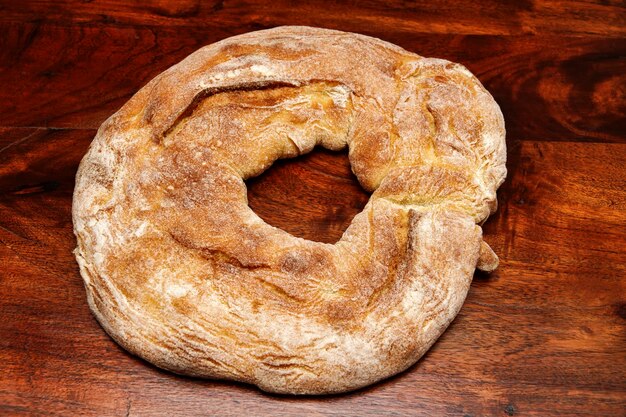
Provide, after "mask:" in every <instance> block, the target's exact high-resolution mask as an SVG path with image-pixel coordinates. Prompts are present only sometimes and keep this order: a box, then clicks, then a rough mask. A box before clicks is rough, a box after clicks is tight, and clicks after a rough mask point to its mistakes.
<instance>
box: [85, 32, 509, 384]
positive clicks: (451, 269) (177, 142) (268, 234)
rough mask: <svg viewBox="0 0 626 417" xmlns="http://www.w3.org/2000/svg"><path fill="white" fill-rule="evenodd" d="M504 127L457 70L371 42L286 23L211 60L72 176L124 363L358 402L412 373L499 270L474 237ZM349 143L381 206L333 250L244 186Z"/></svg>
mask: <svg viewBox="0 0 626 417" xmlns="http://www.w3.org/2000/svg"><path fill="white" fill-rule="evenodd" d="M504 136H505V130H504V122H503V118H502V114H501V112H500V109H499V107H498V105H497V104H496V102H495V101H494V100H493V98H492V97H491V95H490V94H489V93H488V92H487V91H486V90H485V89H484V88H483V86H482V85H481V84H480V82H479V81H478V80H477V79H476V78H475V77H474V76H473V75H472V74H471V73H470V72H469V71H468V70H467V69H465V68H464V67H463V66H461V65H459V64H455V63H452V62H448V61H445V60H441V59H430V58H423V57H420V56H418V55H416V54H413V53H409V52H407V51H405V50H403V49H401V48H400V47H397V46H394V45H392V44H389V43H386V42H383V41H381V40H378V39H375V38H371V37H367V36H362V35H357V34H352V33H344V32H338V31H333V30H324V29H315V28H308V27H280V28H276V29H271V30H264V31H259V32H253V33H248V34H244V35H240V36H236V37H232V38H229V39H226V40H223V41H221V42H218V43H215V44H212V45H209V46H206V47H204V48H202V49H200V50H198V51H197V52H195V53H193V54H192V55H190V56H189V57H187V58H186V59H185V60H183V61H182V62H180V63H179V64H177V65H175V66H173V67H171V68H170V69H168V70H167V71H165V72H163V73H162V74H160V75H159V76H157V77H156V78H155V79H153V80H152V81H151V82H149V83H148V84H147V85H146V86H145V87H144V88H142V89H141V90H140V91H139V92H138V93H137V94H136V95H135V96H134V97H133V98H132V99H130V101H129V102H128V103H127V104H126V105H124V107H123V108H122V109H121V110H119V111H118V112H117V113H116V114H114V115H113V116H111V117H110V118H109V119H108V120H107V121H106V122H105V123H104V124H103V125H102V126H101V128H100V129H99V131H98V133H97V135H96V137H95V139H94V141H93V143H92V145H91V147H90V149H89V151H88V153H87V155H86V156H85V157H84V159H83V161H82V163H81V166H80V168H79V171H78V174H77V182H76V190H75V194H74V203H73V221H74V229H75V234H76V237H77V242H78V247H77V249H76V251H75V253H76V258H77V260H78V263H79V265H80V271H81V274H82V277H83V279H84V282H85V287H86V291H87V299H88V302H89V306H90V307H91V310H92V311H93V313H94V315H95V316H96V318H97V319H98V321H99V322H100V323H101V325H102V326H103V327H104V329H105V330H106V331H107V332H108V333H109V334H110V335H111V336H112V337H113V339H114V340H115V341H117V342H118V343H119V344H120V345H122V346H123V347H124V348H126V349H127V350H128V351H130V352H132V353H134V354H136V355H138V356H140V357H142V358H144V359H146V360H148V361H150V362H152V363H154V364H156V365H157V366H159V367H161V368H165V369H168V370H171V371H173V372H177V373H181V374H187V375H194V376H201V377H209V378H218V379H231V380H237V381H244V382H247V383H251V384H256V385H258V386H259V387H260V388H261V389H263V390H267V391H271V392H278V393H297V394H322V393H335V392H343V391H348V390H353V389H356V388H359V387H363V386H365V385H368V384H371V383H373V382H375V381H378V380H380V379H383V378H386V377H388V376H390V375H393V374H396V373H398V372H400V371H402V370H404V369H406V368H407V367H409V366H410V365H411V364H413V363H415V362H416V361H417V360H418V359H419V358H420V357H421V356H422V355H423V354H424V352H425V351H426V350H427V349H428V348H429V347H430V346H431V345H432V344H433V343H434V342H435V340H436V339H437V338H438V337H439V336H440V335H441V333H442V332H443V331H444V330H445V329H446V327H447V326H448V324H449V323H450V322H451V321H452V320H453V318H454V317H455V316H456V314H457V313H458V311H459V309H460V307H461V305H462V303H463V301H464V299H465V296H466V294H467V291H468V288H469V285H470V282H471V280H472V276H473V273H474V270H475V268H476V267H477V266H478V267H479V268H481V269H485V270H491V269H493V268H495V267H496V266H497V262H498V261H497V257H496V256H495V255H494V254H493V252H492V251H491V249H490V248H489V247H488V246H487V245H486V244H485V243H484V242H483V241H482V229H481V228H480V227H479V226H478V224H481V222H483V221H484V220H485V219H486V218H487V217H488V215H489V214H490V213H491V212H493V211H494V210H495V208H496V189H497V188H498V187H499V185H500V184H501V183H502V181H503V180H504V178H505V176H506V168H505V159H506V150H505V140H504ZM316 145H320V146H323V147H325V148H328V149H333V150H338V149H342V148H344V147H346V146H347V147H348V148H349V158H350V163H351V166H352V169H353V172H354V174H355V175H356V177H357V178H358V180H359V181H360V183H361V184H362V186H363V187H364V188H365V189H366V190H368V191H371V192H372V195H371V198H370V200H369V202H368V203H367V205H366V207H365V208H364V210H363V211H362V212H361V213H359V214H358V215H357V216H356V217H354V219H353V221H352V223H351V224H350V226H349V228H348V229H347V230H346V231H345V233H344V234H343V236H342V237H341V240H339V241H338V242H337V243H336V244H334V245H331V244H325V243H320V242H313V241H308V240H305V239H301V238H297V237H294V236H292V235H290V234H289V233H287V232H285V231H283V230H280V229H278V228H275V227H272V226H270V225H268V224H266V223H265V222H264V221H263V220H261V219H260V218H259V217H258V216H257V215H256V214H255V213H254V212H253V211H252V210H251V209H250V208H249V207H248V205H247V197H246V186H245V183H244V180H245V179H246V178H250V177H253V176H255V175H259V174H260V173H262V172H263V171H264V170H265V169H267V168H268V167H269V166H270V165H271V164H272V163H273V162H274V161H275V160H277V159H279V158H290V157H296V156H298V155H302V154H304V153H306V152H309V151H311V150H312V149H313V148H314V147H315V146H316Z"/></svg>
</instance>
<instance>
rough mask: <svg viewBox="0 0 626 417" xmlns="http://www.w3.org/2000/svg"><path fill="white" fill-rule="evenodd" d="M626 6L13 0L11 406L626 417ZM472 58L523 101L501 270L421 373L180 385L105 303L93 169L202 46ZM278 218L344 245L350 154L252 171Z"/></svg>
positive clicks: (59, 410)
mask: <svg viewBox="0 0 626 417" xmlns="http://www.w3.org/2000/svg"><path fill="white" fill-rule="evenodd" d="M624 16H625V14H624V8H623V5H622V4H621V3H620V2H611V1H606V2H582V1H577V2H569V3H567V4H566V3H565V2H558V1H557V2H547V1H540V0H537V1H523V2H492V1H487V2H468V1H460V2H457V3H455V4H450V3H447V2H445V3H444V2H437V1H431V2H411V3H410V4H409V2H403V1H399V0H398V1H391V0H390V1H383V2H375V1H369V0H368V1H363V2H322V1H318V0H313V1H310V2H306V3H302V4H298V5H296V4H293V3H291V2H286V1H282V0H280V1H277V2H274V3H264V2H261V1H251V0H248V1H228V0H226V1H208V2H195V1H191V0H182V1H178V2H174V1H166V0H150V1H146V2H121V1H118V0H104V1H93V2H82V1H78V0H70V1H67V2H55V1H47V0H39V1H31V0H29V1H22V2H11V1H8V0H6V1H4V0H0V85H1V86H2V87H1V88H0V318H1V320H0V364H1V365H0V415H11V416H13V415H48V414H50V415H93V416H108V415H111V416H133V415H140V416H144V415H172V416H175V415H179V416H189V415H207V414H208V415H215V414H219V415H242V414H244V415H249V414H251V415H276V416H288V415H309V414H311V415H338V416H339V415H340V416H352V415H354V416H364V415H371V416H379V415H398V416H401V415H428V416H437V415H452V416H464V417H465V416H472V417H477V416H483V415H489V416H491V415H500V416H502V415H503V416H548V415H577V416H599V415H602V416H605V415H606V416H622V415H624V410H626V262H625V259H626V214H625V213H626V132H625V127H626V123H625V121H626V98H625V97H626V90H625V88H626V87H625V86H626V79H625V75H624V74H626V58H625V57H626V36H625V33H624V32H625V30H624V27H626V25H624ZM285 23H289V24H314V25H318V26H323V27H334V28H338V29H343V30H352V31H357V32H361V33H365V34H370V35H374V36H377V37H381V38H383V39H385V40H388V41H391V42H394V43H397V44H399V45H401V46H403V47H405V48H407V49H409V50H411V51H414V52H417V53H420V54H422V55H425V56H437V57H442V58H447V59H450V60H453V61H457V62H461V63H463V64H465V65H466V66H467V67H468V68H470V70H472V71H473V72H474V73H475V74H476V75H477V76H478V77H479V79H480V80H481V81H482V82H483V83H484V85H485V86H486V87H487V88H488V89H489V91H490V92H492V94H493V95H494V97H495V98H496V100H497V101H498V102H499V103H500V105H501V106H502V109H503V112H504V114H505V120H506V124H507V131H508V136H507V142H508V163H507V166H508V169H509V176H508V179H507V182H506V183H505V184H504V185H503V187H502V188H501V190H500V192H499V204H500V208H499V210H498V212H497V213H496V214H495V215H494V216H493V217H492V218H491V219H489V220H488V221H487V223H486V224H485V225H484V233H485V239H486V240H487V242H489V244H490V245H491V246H492V247H493V248H494V250H495V251H496V253H498V254H499V255H500V259H501V265H500V268H499V269H498V270H497V271H496V272H494V273H492V274H490V275H486V274H481V273H477V274H476V276H475V279H474V282H473V283H472V287H471V289H470V293H469V296H468V298H467V301H466V303H465V305H464V307H463V309H462V310H461V313H460V314H459V316H458V317H457V319H456V320H455V321H454V323H453V324H452V326H451V327H450V328H449V329H448V331H447V332H446V333H445V334H444V335H443V337H442V338H441V339H440V340H439V341H438V342H437V343H436V344H435V346H434V347H433V349H431V350H430V351H429V353H427V355H426V356H425V357H424V358H423V359H422V360H420V362H418V364H417V365H416V366H414V367H412V368H411V369H409V370H408V371H407V372H405V373H403V374H401V375H399V376H396V377H394V378H392V379H390V380H388V381H384V382H382V383H379V384H376V385H374V386H372V387H369V388H367V389H364V390H361V391H358V392H355V393H351V394H348V395H340V396H326V397H309V398H293V397H285V396H271V395H267V394H263V393H261V392H260V391H258V390H257V389H255V388H252V387H249V386H245V385H241V384H234V383H229V382H219V381H204V380H197V379H193V378H186V377H179V376H176V375H173V374H170V373H168V372H163V371H160V370H158V369H156V368H155V367H153V366H151V365H150V364H148V363H146V362H144V361H142V360H140V359H137V358H135V357H132V356H130V355H129V354H127V353H126V352H125V351H123V350H122V349H121V348H119V347H118V346H117V345H116V344H115V343H114V342H113V341H112V340H111V339H109V338H108V337H107V336H106V334H105V333H104V332H103V330H102V329H101V328H100V327H99V325H98V324H97V322H96V321H95V320H94V318H93V317H92V315H91V313H90V311H89V309H88V307H87V304H86V300H85V293H84V289H83V284H82V279H81V278H80V275H79V273H78V267H77V265H76V262H75V259H74V257H73V255H72V250H73V248H74V246H75V239H74V236H73V233H72V223H71V197H72V192H73V187H74V175H75V173H76V169H77V166H78V163H79V161H80V159H81V157H82V156H83V155H84V153H85V152H86V150H87V148H88V146H89V144H90V142H91V140H92V138H93V136H94V135H95V132H96V129H97V127H98V126H99V125H100V123H101V122H102V121H103V120H105V119H106V118H107V117H108V116H109V115H110V114H112V113H113V112H114V111H115V110H116V109H117V108H119V107H120V106H121V105H122V104H123V103H124V102H125V101H126V100H127V99H128V98H129V97H130V96H131V95H132V94H133V93H134V92H136V91H137V89H139V88H140V87H141V86H142V85H144V84H145V83H146V82H147V81H149V80H150V79H151V78H152V77H154V76H155V75H157V74H158V73H160V72H161V71H163V70H164V69H166V68H167V67H169V66H171V65H172V64H174V63H176V62H178V61H179V60H180V59H182V58H184V57H185V56H186V55H188V54H189V53H191V52H193V51H194V50H196V49H197V48H199V47H200V46H202V45H205V44H208V43H211V42H214V41H216V40H219V39H222V38H224V37H227V36H230V35H233V34H237V33H242V32H246V31H248V30H253V29H260V28H264V27H271V26H275V25H278V24H285ZM247 186H248V199H249V205H250V206H251V207H252V208H253V210H255V211H256V212H257V213H258V214H259V215H260V216H261V217H262V218H263V219H265V220H266V221H267V222H269V223H270V224H273V225H275V226H278V227H281V228H283V229H285V230H287V231H289V232H290V233H293V234H295V235H297V236H301V237H305V238H308V239H314V240H319V241H323V242H334V241H336V240H337V239H338V238H339V237H340V236H341V233H342V232H343V230H345V228H346V227H347V225H348V224H349V222H350V221H351V219H352V217H353V216H354V215H355V214H356V213H357V212H358V211H359V210H361V208H362V207H363V205H364V204H365V202H366V201H367V198H368V196H367V194H366V193H365V192H364V191H363V190H362V189H361V188H360V186H359V185H358V183H357V182H356V179H355V178H354V176H353V175H352V174H351V172H350V168H349V163H348V160H347V156H346V153H345V152H329V151H324V150H315V151H314V152H312V153H311V154H309V155H306V156H304V157H301V158H298V159H296V160H285V161H279V162H278V163H276V164H274V166H272V167H271V168H270V169H269V170H268V171H267V172H265V173H264V174H263V175H261V176H260V177H257V178H253V179H251V180H248V181H247Z"/></svg>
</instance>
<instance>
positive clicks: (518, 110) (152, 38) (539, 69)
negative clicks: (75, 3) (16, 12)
mask: <svg viewBox="0 0 626 417" xmlns="http://www.w3.org/2000/svg"><path fill="white" fill-rule="evenodd" d="M231 34H232V33H231V32H228V31H226V30H217V31H213V30H211V31H208V30H206V29H198V28H190V29H188V30H185V31H181V30H180V29H178V28H158V27H154V28H118V27H111V26H101V27H90V26H74V27H68V26H57V25H45V24H28V25H21V24H0V84H1V85H2V86H3V88H2V89H0V126H13V127H73V128H97V127H98V126H99V125H100V124H101V123H102V122H103V121H104V120H105V119H106V118H107V117H108V116H109V115H110V114H112V113H113V112H114V111H116V110H117V109H118V108H119V107H121V106H122V104H124V102H126V100H128V99H129V98H130V97H131V96H132V94H134V93H135V92H136V91H137V90H138V89H139V88H141V86H143V85H144V84H145V83H147V82H148V81H149V80H150V79H152V78H153V77H154V76H156V75H157V74H159V73H160V72H161V71H163V70H165V69H166V68H168V67H170V66H171V65H173V64H175V63H177V62H178V61H180V60H181V59H183V58H184V57H186V56H187V55H188V54H190V53H191V52H193V51H195V50H196V49H198V48H199V47H201V46H203V45H205V44H209V43H212V42H214V41H217V40H219V39H222V38H225V37H227V36H229V35H231ZM374 35H378V36H383V35H385V36H383V38H385V39H386V40H388V41H391V42H394V43H397V44H398V45H401V46H403V47H405V48H407V49H408V50H410V51H414V52H417V53H419V54H422V55H424V56H436V57H440V58H446V59H450V60H452V61H457V62H461V63H463V64H465V65H466V66H467V67H468V68H469V69H470V70H471V71H473V72H474V73H475V74H476V75H477V76H478V78H479V79H480V80H481V81H482V82H483V83H484V84H485V87H486V88H487V89H488V90H489V91H490V92H491V93H492V94H493V95H494V97H495V98H496V100H497V101H498V103H499V104H500V105H501V107H502V109H503V112H504V115H505V120H506V122H507V131H508V136H509V138H512V139H525V138H535V139H549V140H585V141H602V142H623V141H625V140H626V137H625V135H624V132H623V126H624V120H625V118H626V98H625V97H626V90H625V87H624V86H626V39H582V38H561V37H543V36H533V37H505V38H503V37H500V36H451V35H411V36H407V35H401V34H397V33H392V34H384V32H378V33H374Z"/></svg>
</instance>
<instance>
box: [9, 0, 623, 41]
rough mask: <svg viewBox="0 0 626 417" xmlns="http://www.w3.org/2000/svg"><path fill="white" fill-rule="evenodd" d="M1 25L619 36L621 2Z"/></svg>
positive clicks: (77, 10) (79, 18)
mask: <svg viewBox="0 0 626 417" xmlns="http://www.w3.org/2000/svg"><path fill="white" fill-rule="evenodd" d="M0 16H1V17H0V19H1V20H4V21H19V22H35V21H37V22H40V21H46V22H57V23H63V24H85V23H87V24H90V25H93V24H102V23H104V24H107V25H109V24H115V25H132V26H183V27H189V26H194V27H204V28H211V30H213V29H214V28H219V27H229V28H233V29H235V30H236V31H250V30H256V29H261V28H268V27H273V26H279V25H286V24H288V25H294V24H297V25H308V26H323V27H332V28H336V29H342V30H347V31H357V32H358V31H360V30H363V28H368V27H376V28H378V30H379V31H381V32H382V31H394V32H402V33H408V34H411V35H413V34H415V33H451V34H464V35H469V34H482V35H484V34H489V35H520V34H537V33H541V34H563V35H572V34H573V35H586V36H597V35H600V36H611V37H623V36H624V35H625V34H626V17H625V9H624V5H623V3H622V2H620V1H584V2H583V1H577V2H568V1H549V0H535V1H527V0H526V1H498V0H485V1H480V2H477V1H471V0H462V1H456V2H449V1H445V0H429V1H427V0H420V1H412V2H404V1H390V0H387V1H376V0H365V1H359V2H341V1H328V0H310V1H307V2H298V3H294V2H292V1H289V0H274V1H271V2H268V1H264V0H227V1H226V0H209V1H201V0H177V1H167V0H148V1H132V2H128V1H123V0H104V1H97V2H92V1H84V0H70V1H60V0H56V1H36V0H26V1H19V2H15V1H11V0H2V1H0Z"/></svg>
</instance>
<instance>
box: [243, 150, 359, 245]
mask: <svg viewBox="0 0 626 417" xmlns="http://www.w3.org/2000/svg"><path fill="white" fill-rule="evenodd" d="M246 185H247V187H248V205H249V206H250V208H251V209H252V210H254V212H255V213H256V214H257V215H259V217H261V218H262V219H263V220H264V221H265V222H267V223H269V224H271V225H272V226H275V227H278V228H280V229H283V230H285V231H287V232H289V233H291V234H292V235H294V236H297V237H301V238H304V239H308V240H314V241H317V242H324V243H335V242H337V241H338V240H339V239H340V238H341V235H342V234H343V232H344V231H345V230H346V229H347V228H348V226H349V225H350V222H351V221H352V218H353V217H354V216H356V215H357V214H358V213H359V212H361V210H363V207H365V204H367V200H368V199H369V194H368V193H367V192H366V191H365V190H363V188H361V185H360V184H359V182H358V180H357V179H356V177H355V176H354V174H353V173H352V171H351V170H350V162H349V160H348V151H347V150H344V151H341V152H332V151H329V150H326V149H323V148H319V147H316V148H315V149H314V150H313V151H312V152H311V153H308V154H306V155H304V156H301V157H298V158H294V159H284V160H279V161H276V162H275V163H274V164H273V165H272V166H271V167H270V168H269V169H268V170H267V171H265V172H264V173H263V174H261V175H260V176H258V177H255V178H251V179H249V180H247V181H246Z"/></svg>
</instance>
